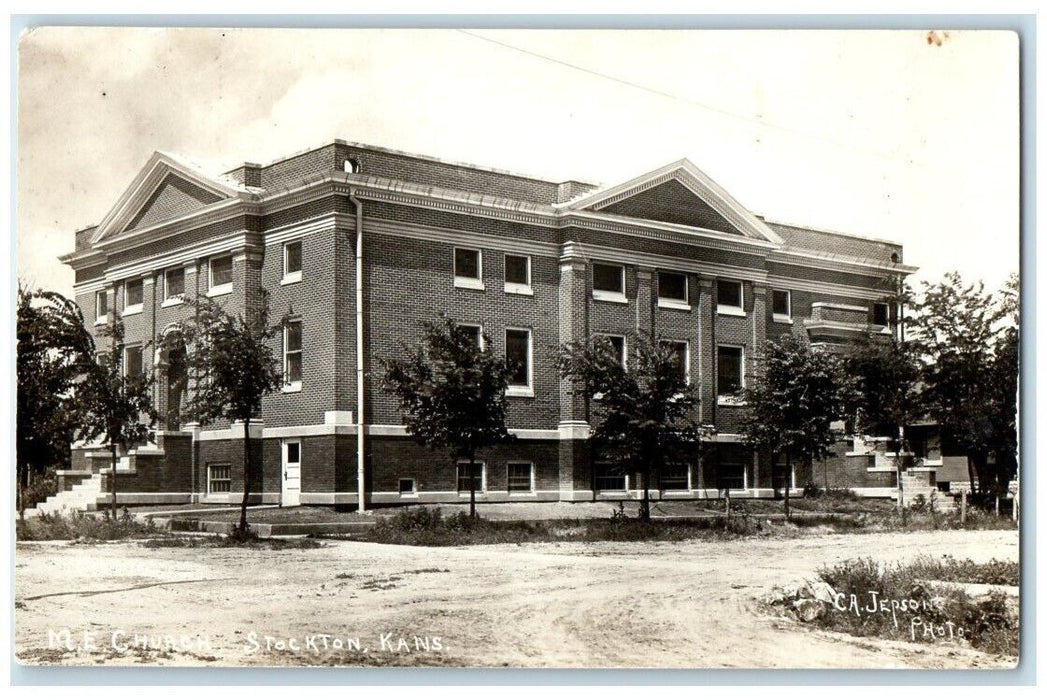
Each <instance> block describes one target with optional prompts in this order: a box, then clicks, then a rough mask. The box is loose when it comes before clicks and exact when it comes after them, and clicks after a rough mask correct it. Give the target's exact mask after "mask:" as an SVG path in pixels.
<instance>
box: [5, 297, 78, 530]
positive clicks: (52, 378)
mask: <svg viewBox="0 0 1047 700" xmlns="http://www.w3.org/2000/svg"><path fill="white" fill-rule="evenodd" d="M17 313H18V321H17V358H18V359H17V363H18V398H17V402H18V403H17V411H18V413H17V427H16V433H17V434H16V450H17V457H16V481H17V491H18V511H19V513H21V514H22V515H23V516H24V513H25V508H26V505H27V504H26V495H27V494H26V492H27V490H28V489H29V487H30V482H31V480H32V478H33V477H34V476H40V475H42V474H45V473H47V472H48V470H50V469H53V468H55V467H57V466H62V465H66V464H68V462H69V451H70V443H72V441H73V436H74V435H75V432H76V421H77V416H76V403H75V401H76V395H75V391H76V387H77V384H78V382H79V381H80V380H81V379H82V378H83V375H84V373H85V372H87V370H88V368H89V366H90V364H91V362H92V360H91V357H92V354H93V351H94V341H93V340H92V338H91V335H90V334H89V333H88V332H87V330H86V329H85V328H84V319H83V315H82V314H81V313H80V308H79V307H78V306H77V305H76V303H75V302H73V301H72V300H70V299H67V298H66V297H64V296H62V295H61V294H58V293H56V292H48V291H44V290H37V291H33V292H31V291H29V290H28V289H26V288H25V287H23V286H21V285H19V288H18V312H17Z"/></svg>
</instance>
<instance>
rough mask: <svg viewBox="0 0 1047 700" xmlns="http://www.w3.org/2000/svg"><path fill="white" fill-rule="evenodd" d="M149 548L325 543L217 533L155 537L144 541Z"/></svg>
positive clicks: (280, 547) (266, 547) (294, 546)
mask: <svg viewBox="0 0 1047 700" xmlns="http://www.w3.org/2000/svg"><path fill="white" fill-rule="evenodd" d="M142 546H143V547H148V548H149V549H167V548H187V549H197V548H199V549H222V548H227V547H242V548H246V549H264V550H273V551H281V550H285V549H318V548H320V547H323V546H324V545H323V543H322V542H320V541H319V540H316V539H314V538H311V537H288V538H283V537H257V536H254V537H246V538H245V537H236V536H234V535H215V536H205V537H178V536H173V535H169V536H166V537H154V538H152V539H147V540H145V541H144V542H142Z"/></svg>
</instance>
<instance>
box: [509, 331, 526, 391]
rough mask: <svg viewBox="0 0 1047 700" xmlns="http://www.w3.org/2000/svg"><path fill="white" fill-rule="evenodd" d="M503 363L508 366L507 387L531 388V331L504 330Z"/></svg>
mask: <svg viewBox="0 0 1047 700" xmlns="http://www.w3.org/2000/svg"><path fill="white" fill-rule="evenodd" d="M505 361H506V363H507V364H508V365H509V386H510V388H512V387H517V388H526V389H530V387H531V331H529V330H527V329H525V328H507V329H505Z"/></svg>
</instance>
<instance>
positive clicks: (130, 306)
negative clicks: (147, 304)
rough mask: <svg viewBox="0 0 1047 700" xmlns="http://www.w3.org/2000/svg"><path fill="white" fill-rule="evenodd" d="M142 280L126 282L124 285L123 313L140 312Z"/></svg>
mask: <svg viewBox="0 0 1047 700" xmlns="http://www.w3.org/2000/svg"><path fill="white" fill-rule="evenodd" d="M142 287H143V285H142V280H140V279H138V280H127V282H125V283H124V313H125V314H133V313H137V312H139V311H141V310H142V298H143V289H142Z"/></svg>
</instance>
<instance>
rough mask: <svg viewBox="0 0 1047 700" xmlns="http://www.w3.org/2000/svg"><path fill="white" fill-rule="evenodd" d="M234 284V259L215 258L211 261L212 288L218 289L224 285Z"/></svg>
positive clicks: (230, 257)
mask: <svg viewBox="0 0 1047 700" xmlns="http://www.w3.org/2000/svg"><path fill="white" fill-rule="evenodd" d="M232 282H233V258H232V256H226V257H224V258H213V259H212V260H211V286H212V287H217V286H219V285H222V284H232Z"/></svg>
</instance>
